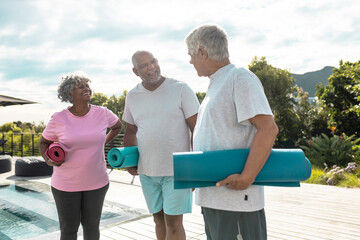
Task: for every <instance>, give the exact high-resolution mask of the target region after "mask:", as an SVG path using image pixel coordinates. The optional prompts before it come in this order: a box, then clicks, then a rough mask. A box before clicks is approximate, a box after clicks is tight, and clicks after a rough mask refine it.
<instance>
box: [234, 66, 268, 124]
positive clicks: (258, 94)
mask: <svg viewBox="0 0 360 240" xmlns="http://www.w3.org/2000/svg"><path fill="white" fill-rule="evenodd" d="M233 99H234V104H235V108H236V116H237V120H238V122H239V123H242V124H245V125H249V124H250V122H249V121H248V120H249V119H250V118H253V117H255V116H256V115H260V114H263V115H272V112H271V108H270V105H269V102H268V100H267V98H266V95H265V92H264V88H263V86H262V85H261V82H260V80H259V78H258V77H257V76H256V75H255V74H254V73H252V72H250V71H244V72H241V73H240V74H238V75H236V76H235V77H234V88H233Z"/></svg>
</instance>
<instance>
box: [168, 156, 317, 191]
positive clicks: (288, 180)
mask: <svg viewBox="0 0 360 240" xmlns="http://www.w3.org/2000/svg"><path fill="white" fill-rule="evenodd" d="M248 155H249V149H231V150H219V151H206V152H200V151H198V152H179V153H174V154H173V160H174V188H175V189H184V188H200V187H211V186H215V185H216V183H217V182H218V181H220V180H223V179H225V178H226V177H228V176H229V175H231V174H234V173H241V172H242V170H243V169H244V166H245V162H246V160H247V156H248ZM310 175H311V164H310V162H309V160H308V159H307V158H306V157H305V154H304V152H303V151H302V150H301V149H272V150H271V153H270V156H269V158H268V160H267V161H266V163H265V165H264V167H263V168H262V169H261V171H260V173H259V174H258V176H257V177H256V179H255V182H254V183H253V184H254V185H263V186H278V187H299V186H300V181H304V180H306V179H308V178H309V177H310Z"/></svg>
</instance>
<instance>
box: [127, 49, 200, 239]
mask: <svg viewBox="0 0 360 240" xmlns="http://www.w3.org/2000/svg"><path fill="white" fill-rule="evenodd" d="M132 62H133V65H134V68H133V72H134V73H135V74H136V75H137V76H139V77H140V78H141V80H142V82H141V83H139V84H138V85H137V86H136V87H135V88H133V89H132V90H131V91H130V92H129V93H128V94H127V96H126V100H125V109H124V114H123V120H124V121H125V122H126V123H127V124H126V131H125V136H124V146H125V147H129V146H138V149H139V153H140V157H139V163H138V167H137V168H128V169H127V170H128V172H129V173H130V174H132V175H137V174H139V175H140V181H141V186H142V190H143V193H144V197H145V200H146V203H147V206H148V209H149V211H150V213H152V214H153V217H154V222H155V225H156V226H155V232H156V236H157V239H182V240H185V238H186V237H185V231H184V227H183V224H182V219H183V214H184V213H190V212H191V210H192V191H191V190H190V189H184V190H174V177H173V176H174V172H173V171H174V170H173V155H172V154H173V153H174V152H187V151H190V144H191V137H190V133H191V135H192V133H193V130H194V127H195V124H196V118H197V112H198V108H199V101H198V99H197V97H196V95H195V93H194V92H193V91H192V90H191V88H190V87H189V86H188V85H187V84H185V83H184V82H180V81H177V80H174V79H171V78H165V77H163V76H161V73H160V67H159V64H158V60H157V59H156V58H154V56H153V54H151V53H150V52H147V51H137V52H136V53H135V54H134V55H133V57H132Z"/></svg>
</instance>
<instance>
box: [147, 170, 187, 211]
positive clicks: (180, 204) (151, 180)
mask: <svg viewBox="0 0 360 240" xmlns="http://www.w3.org/2000/svg"><path fill="white" fill-rule="evenodd" d="M140 182H141V186H142V190H143V193H144V197H145V200H146V204H147V206H148V209H149V212H150V213H151V214H154V213H158V212H160V211H161V210H162V209H163V210H164V213H165V214H167V215H182V214H185V213H191V210H192V190H191V189H174V177H150V176H146V175H140Z"/></svg>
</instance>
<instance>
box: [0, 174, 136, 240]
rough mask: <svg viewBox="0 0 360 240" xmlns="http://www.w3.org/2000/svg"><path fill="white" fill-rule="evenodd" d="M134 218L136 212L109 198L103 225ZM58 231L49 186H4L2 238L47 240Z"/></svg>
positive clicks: (28, 183)
mask: <svg viewBox="0 0 360 240" xmlns="http://www.w3.org/2000/svg"><path fill="white" fill-rule="evenodd" d="M133 217H135V216H134V214H131V213H126V212H125V211H123V210H122V209H120V208H117V207H116V206H114V204H113V203H112V202H109V201H106V200H105V203H104V208H103V214H102V216H101V225H106V224H109V223H116V222H121V221H124V220H128V219H130V218H133ZM58 231H59V222H58V215H57V212H56V206H55V202H54V199H53V196H52V194H51V191H50V186H49V185H47V184H44V183H40V182H34V181H16V182H15V184H10V185H5V186H0V239H1V240H10V239H12V240H20V239H21V240H23V239H31V238H36V239H39V237H41V236H43V237H45V238H44V239H46V236H50V235H51V234H52V233H53V234H56V232H58ZM79 232H82V230H81V229H80V230H79ZM57 234H58V233H57ZM57 236H59V234H58V235H57ZM48 239H50V238H48Z"/></svg>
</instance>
